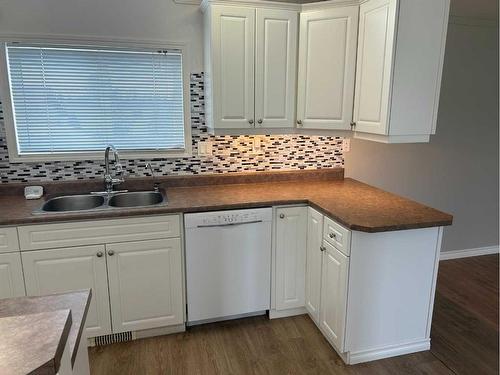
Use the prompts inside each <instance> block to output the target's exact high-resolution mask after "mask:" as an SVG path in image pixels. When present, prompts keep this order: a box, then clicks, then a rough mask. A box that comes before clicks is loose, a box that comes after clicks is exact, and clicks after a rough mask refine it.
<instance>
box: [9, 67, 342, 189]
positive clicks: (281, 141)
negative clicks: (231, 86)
mask: <svg viewBox="0 0 500 375" xmlns="http://www.w3.org/2000/svg"><path fill="white" fill-rule="evenodd" d="M190 84H191V131H192V143H193V156H191V157H186V158H175V159H171V158H169V159H152V160H144V159H140V160H122V163H123V166H124V168H125V170H126V174H125V176H130V177H142V176H148V175H149V173H148V171H147V170H146V168H145V164H146V163H147V162H151V164H152V165H153V167H154V169H155V173H157V174H159V175H160V174H161V175H186V174H208V173H231V172H244V171H268V170H296V169H318V168H333V167H343V165H344V158H343V154H342V138H341V137H326V136H306V135H265V136H262V135H261V136H259V138H260V139H261V147H260V149H259V150H258V151H254V149H253V138H254V137H253V136H211V135H209V134H208V133H207V128H206V126H205V116H204V115H205V109H204V90H203V73H199V74H191V82H190ZM200 141H211V142H212V143H213V146H212V147H213V154H212V155H211V156H207V157H200V156H198V142H200ZM103 157H104V152H103ZM103 171H104V163H103V161H99V160H97V161H96V160H87V161H72V162H67V161H66V162H65V161H61V162H58V161H56V162H40V163H9V156H8V152H7V144H6V140H5V130H4V125H3V117H2V116H1V112H0V183H8V182H36V181H58V180H78V179H95V178H99V179H100V178H103Z"/></svg>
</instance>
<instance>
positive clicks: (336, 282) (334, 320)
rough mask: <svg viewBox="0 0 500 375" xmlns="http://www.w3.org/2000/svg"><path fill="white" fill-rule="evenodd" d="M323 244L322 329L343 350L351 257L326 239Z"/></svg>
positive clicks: (332, 342)
mask: <svg viewBox="0 0 500 375" xmlns="http://www.w3.org/2000/svg"><path fill="white" fill-rule="evenodd" d="M323 246H324V249H325V250H324V251H323V267H322V280H321V306H320V314H319V315H320V329H321V331H322V332H323V334H324V335H325V336H326V338H327V339H328V341H330V343H331V344H332V345H334V346H335V347H336V348H337V349H338V350H339V351H340V352H343V351H344V332H345V317H346V308H347V276H348V272H349V258H348V257H346V256H345V255H344V254H342V253H341V252H340V251H338V250H337V249H336V248H335V247H333V246H332V245H330V244H329V243H328V242H326V241H323Z"/></svg>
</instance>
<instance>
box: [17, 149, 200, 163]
mask: <svg viewBox="0 0 500 375" xmlns="http://www.w3.org/2000/svg"><path fill="white" fill-rule="evenodd" d="M118 153H119V155H120V158H121V159H126V160H136V159H179V158H188V157H191V156H193V153H192V152H191V150H184V151H181V150H179V151H163V152H161V151H151V152H148V151H137V152H136V151H128V152H127V151H122V152H120V150H118ZM82 160H92V161H93V160H100V161H103V160H104V150H103V151H102V152H89V153H73V154H72V153H60V154H33V155H16V154H14V155H13V154H11V153H9V162H10V163H44V162H54V161H58V162H63V163H64V162H72V161H82Z"/></svg>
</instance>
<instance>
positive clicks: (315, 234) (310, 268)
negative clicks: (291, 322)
mask: <svg viewBox="0 0 500 375" xmlns="http://www.w3.org/2000/svg"><path fill="white" fill-rule="evenodd" d="M322 241H323V215H322V214H320V213H319V212H318V211H316V210H314V209H312V208H310V207H309V209H308V216H307V262H306V265H307V267H306V309H307V311H308V312H309V315H310V316H311V318H312V319H313V320H314V321H315V322H316V324H319V304H320V297H321V296H320V291H321V254H322V253H321V242H322Z"/></svg>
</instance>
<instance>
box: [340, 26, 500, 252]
mask: <svg viewBox="0 0 500 375" xmlns="http://www.w3.org/2000/svg"><path fill="white" fill-rule="evenodd" d="M498 104H499V97H498V29H497V28H495V27H491V26H490V27H481V26H466V25H456V24H450V25H449V28H448V38H447V44H446V54H445V62H444V70H443V80H442V87H441V98H440V106H439V115H438V124H437V134H436V135H435V136H432V137H431V142H430V143H428V144H411V145H384V144H378V143H375V142H366V141H359V140H354V141H353V142H352V148H351V152H350V153H346V154H345V168H346V175H347V176H349V177H353V178H356V179H359V180H361V181H365V182H367V183H369V184H372V185H375V186H378V187H380V188H382V189H385V190H388V191H391V192H394V193H396V194H400V195H403V196H406V197H409V198H412V199H415V200H417V201H419V202H422V203H424V204H427V205H430V206H432V207H435V208H438V209H441V210H443V211H446V212H449V213H451V214H453V215H454V222H453V226H451V227H447V228H446V229H445V232H444V238H443V251H446V250H461V249H471V248H478V247H486V246H491V245H497V244H498V225H499V221H498V204H499V201H498V193H499V191H498V177H499V176H498V172H499V171H498V168H499V165H498Z"/></svg>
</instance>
